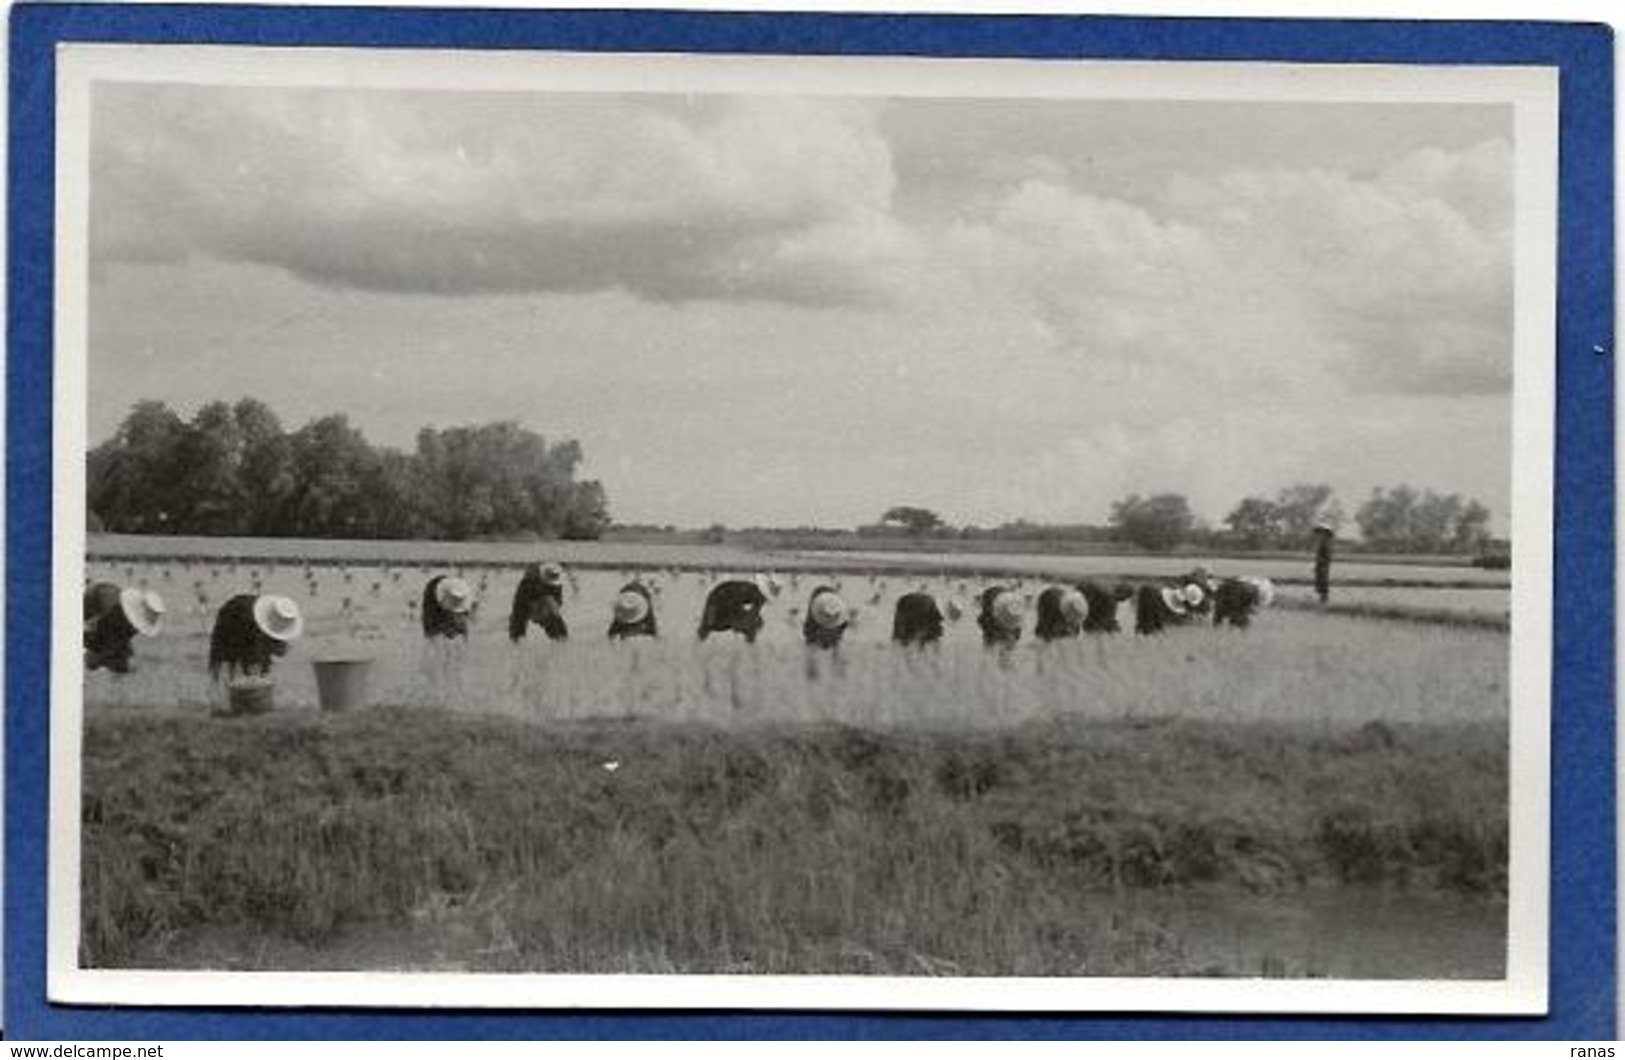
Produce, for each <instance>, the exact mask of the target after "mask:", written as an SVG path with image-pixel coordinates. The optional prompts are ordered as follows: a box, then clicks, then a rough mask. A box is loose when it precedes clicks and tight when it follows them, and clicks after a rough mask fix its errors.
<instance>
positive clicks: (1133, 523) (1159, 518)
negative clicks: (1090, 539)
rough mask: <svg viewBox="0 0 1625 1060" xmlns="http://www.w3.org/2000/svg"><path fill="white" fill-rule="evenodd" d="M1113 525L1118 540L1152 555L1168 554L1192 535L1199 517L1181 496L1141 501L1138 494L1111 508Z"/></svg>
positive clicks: (1173, 495) (1163, 494)
mask: <svg viewBox="0 0 1625 1060" xmlns="http://www.w3.org/2000/svg"><path fill="white" fill-rule="evenodd" d="M1110 522H1111V525H1112V527H1113V528H1114V529H1115V530H1116V532H1117V536H1118V539H1119V540H1122V541H1127V542H1129V543H1130V544H1134V545H1138V546H1140V547H1141V548H1144V549H1149V550H1150V551H1153V552H1166V551H1168V550H1169V549H1171V548H1174V547H1175V546H1176V545H1178V544H1180V543H1181V542H1183V541H1184V540H1185V539H1186V537H1188V536H1189V535H1190V532H1191V530H1192V529H1193V528H1194V527H1195V525H1196V516H1195V515H1194V514H1193V513H1192V512H1191V508H1190V503H1189V502H1188V501H1187V500H1186V499H1185V498H1184V496H1183V495H1181V494H1178V493H1159V494H1157V495H1156V496H1154V497H1141V496H1140V495H1139V494H1137V493H1136V494H1132V495H1130V496H1128V497H1125V498H1124V499H1122V500H1120V501H1118V502H1116V503H1115V504H1113V505H1112V513H1111V519H1110Z"/></svg>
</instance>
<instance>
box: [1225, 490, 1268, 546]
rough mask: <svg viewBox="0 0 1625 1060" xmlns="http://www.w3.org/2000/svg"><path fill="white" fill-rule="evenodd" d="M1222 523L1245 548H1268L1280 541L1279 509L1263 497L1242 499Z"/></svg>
mask: <svg viewBox="0 0 1625 1060" xmlns="http://www.w3.org/2000/svg"><path fill="white" fill-rule="evenodd" d="M1224 522H1225V525H1226V526H1228V527H1230V530H1231V532H1232V533H1234V534H1235V536H1236V537H1237V539H1239V541H1240V543H1241V544H1242V545H1243V546H1244V547H1246V548H1269V547H1272V546H1275V545H1278V544H1279V543H1280V541H1281V509H1280V507H1279V506H1278V505H1277V504H1276V503H1275V502H1274V501H1271V500H1266V499H1265V498H1263V497H1245V498H1243V499H1242V501H1241V503H1240V504H1238V505H1236V507H1235V509H1234V510H1233V511H1231V513H1230V514H1229V515H1227V516H1225V517H1224Z"/></svg>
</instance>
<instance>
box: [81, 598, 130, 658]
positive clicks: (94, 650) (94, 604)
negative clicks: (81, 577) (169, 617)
mask: <svg viewBox="0 0 1625 1060" xmlns="http://www.w3.org/2000/svg"><path fill="white" fill-rule="evenodd" d="M137 632H138V631H137V630H136V628H135V626H133V625H131V623H130V620H129V618H128V617H126V616H125V614H124V608H123V606H122V605H121V604H120V601H119V587H118V586H116V585H114V584H112V583H111V582H97V583H96V584H95V585H92V586H91V587H90V588H88V589H86V590H85V671H86V672H87V673H88V672H90V671H91V670H102V669H106V670H110V671H112V672H113V673H116V674H127V673H129V672H130V669H131V660H132V659H134V657H135V648H134V647H133V646H132V642H133V641H134V640H135V636H136V633H137Z"/></svg>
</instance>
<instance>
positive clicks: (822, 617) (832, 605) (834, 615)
mask: <svg viewBox="0 0 1625 1060" xmlns="http://www.w3.org/2000/svg"><path fill="white" fill-rule="evenodd" d="M807 614H808V615H810V616H811V617H812V620H813V622H814V623H815V624H817V625H819V626H821V627H822V628H824V629H838V628H840V627H841V626H842V625H844V624H845V623H846V601H845V600H842V599H841V598H840V597H839V596H836V595H835V594H834V593H832V592H830V593H819V594H818V595H817V596H815V597H813V598H812V602H811V603H809V604H808V605H807Z"/></svg>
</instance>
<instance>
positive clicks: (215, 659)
mask: <svg viewBox="0 0 1625 1060" xmlns="http://www.w3.org/2000/svg"><path fill="white" fill-rule="evenodd" d="M257 599H259V598H258V597H257V596H255V595H254V594H253V593H242V594H239V595H237V596H233V597H232V598H231V599H230V600H227V601H226V602H225V603H224V604H222V605H221V607H220V610H219V611H218V612H216V614H215V616H214V631H213V632H212V633H210V634H209V676H210V677H213V678H215V679H216V680H218V679H219V677H220V672H221V671H222V670H224V671H225V673H226V676H227V677H235V676H239V675H241V676H244V677H254V676H264V675H266V674H269V673H270V672H271V664H272V663H273V662H274V661H275V660H276V659H277V658H279V657H281V656H283V655H286V654H288V645H287V644H286V643H284V642H283V641H280V640H277V639H276V638H275V637H273V636H271V635H269V634H268V633H266V632H265V631H264V630H262V629H260V626H259V623H258V622H255V621H254V601H255V600H257Z"/></svg>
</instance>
